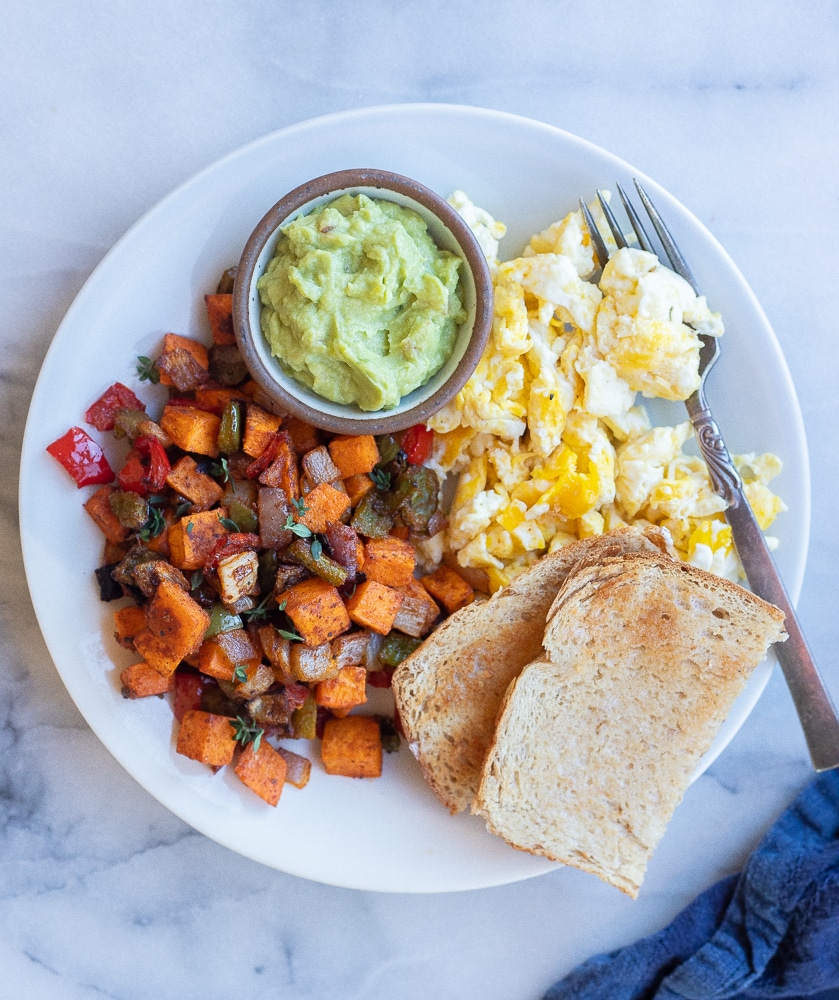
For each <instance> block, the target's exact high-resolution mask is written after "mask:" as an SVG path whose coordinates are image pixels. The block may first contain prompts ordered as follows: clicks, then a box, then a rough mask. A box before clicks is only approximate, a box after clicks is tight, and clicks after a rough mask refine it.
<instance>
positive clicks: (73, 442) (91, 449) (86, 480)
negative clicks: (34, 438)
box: [47, 427, 114, 488]
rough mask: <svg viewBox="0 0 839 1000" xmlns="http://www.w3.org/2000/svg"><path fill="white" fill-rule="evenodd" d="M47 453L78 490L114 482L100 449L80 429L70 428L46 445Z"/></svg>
mask: <svg viewBox="0 0 839 1000" xmlns="http://www.w3.org/2000/svg"><path fill="white" fill-rule="evenodd" d="M47 451H48V452H49V453H50V455H52V457H53V458H55V459H57V460H58V461H59V462H60V463H61V464H62V465H63V466H64V468H65V469H66V470H67V471H68V472H69V473H70V475H71V476H72V477H73V479H74V480H75V481H76V485H77V486H78V487H79V488H81V487H82V486H93V485H98V484H100V483H112V482H113V481H114V471H113V469H112V468H111V466H110V464H109V463H108V459H107V458H105V453H104V452H103V451H102V448H101V447H100V446H99V445H98V444H97V443H96V441H94V440H93V438H92V437H91V436H90V435H89V434H88V433H87V431H84V430H82V428H81V427H71V428H70V430H69V431H67V433H66V434H62V436H61V437H60V438H58V439H57V440H56V441H53V443H52V444H48V445H47Z"/></svg>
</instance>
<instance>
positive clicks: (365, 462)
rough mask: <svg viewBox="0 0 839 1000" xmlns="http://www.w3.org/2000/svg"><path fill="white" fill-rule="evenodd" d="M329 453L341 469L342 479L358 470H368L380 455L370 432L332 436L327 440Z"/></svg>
mask: <svg viewBox="0 0 839 1000" xmlns="http://www.w3.org/2000/svg"><path fill="white" fill-rule="evenodd" d="M329 454H330V455H331V456H332V461H333V462H334V463H335V464H336V465H337V466H338V468H339V469H340V470H341V478H342V479H346V478H347V477H348V476H355V475H358V473H360V472H370V471H371V470H372V469H373V466H375V465H376V463H377V462H378V461H379V459H380V457H381V456H380V455H379V447H378V445H377V444H376V439H375V438H374V437H373V435H372V434H358V435H356V436H355V437H336V438H333V439H332V440H331V441H330V442H329Z"/></svg>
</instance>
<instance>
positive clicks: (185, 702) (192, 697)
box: [172, 670, 204, 722]
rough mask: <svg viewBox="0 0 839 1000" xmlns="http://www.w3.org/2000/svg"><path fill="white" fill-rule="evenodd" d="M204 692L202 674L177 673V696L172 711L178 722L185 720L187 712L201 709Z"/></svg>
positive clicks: (181, 671) (182, 671) (179, 671)
mask: <svg viewBox="0 0 839 1000" xmlns="http://www.w3.org/2000/svg"><path fill="white" fill-rule="evenodd" d="M203 691H204V678H203V677H202V676H201V675H200V674H192V673H187V672H186V671H184V670H178V671H176V673H175V696H174V699H173V705H172V711H173V712H174V715H175V718H176V719H177V720H178V722H181V721H182V720H183V717H184V715H186V713H187V712H191V711H194V710H197V709H199V708H200V707H201V695H202V694H203Z"/></svg>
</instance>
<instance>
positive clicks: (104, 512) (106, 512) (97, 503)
mask: <svg viewBox="0 0 839 1000" xmlns="http://www.w3.org/2000/svg"><path fill="white" fill-rule="evenodd" d="M114 493H116V489H115V488H114V487H113V486H100V487H99V489H98V490H97V491H96V492H95V493H93V494H92V495H91V496H90V497H89V498H88V499H87V500H85V502H84V509H85V510H86V511H87V512H88V514H90V516H91V517H92V518H93V520H94V522H95V524H96V526H97V528H99V530H100V531H101V532H102V534H103V535H104V536H105V538H106V539H107V540H108V541H109V542H113V543H114V544H115V545H119V544H120V543H121V542H124V541H125V540H126V538H128V536H129V534H130V533H131V530H130V528H126V527H124V526H123V525H122V524H120V523H119V520H118V518H117V516H116V514H115V513H114V512H113V511H112V510H111V503H110V500H111V496H112V495H113V494H114Z"/></svg>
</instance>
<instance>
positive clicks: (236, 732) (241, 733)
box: [230, 715, 265, 753]
mask: <svg viewBox="0 0 839 1000" xmlns="http://www.w3.org/2000/svg"><path fill="white" fill-rule="evenodd" d="M230 725H231V726H232V727H233V739H234V740H236V742H237V743H241V744H242V746H247V744H248V743H251V742H252V743H253V749H254V752H255V753H256V752H258V751H259V744H260V743H261V742H262V737H263V736H264V735H265V730H264V729H263V728H262V727H261V726H257V725H256V723H253V722H249V721H248V720H247V719H244V718H242V716H241V715H237V716H236V718H235V719H231V720H230Z"/></svg>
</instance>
